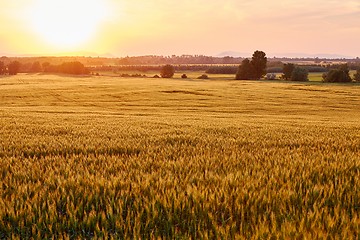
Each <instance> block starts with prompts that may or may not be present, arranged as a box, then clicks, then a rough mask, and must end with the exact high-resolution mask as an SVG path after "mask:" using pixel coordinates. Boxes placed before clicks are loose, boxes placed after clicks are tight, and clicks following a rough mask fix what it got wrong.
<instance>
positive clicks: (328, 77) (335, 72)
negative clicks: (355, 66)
mask: <svg viewBox="0 0 360 240" xmlns="http://www.w3.org/2000/svg"><path fill="white" fill-rule="evenodd" d="M323 81H324V82H352V79H351V77H350V75H349V67H348V65H347V64H344V65H341V66H340V67H339V68H338V69H332V70H330V71H329V72H328V73H327V74H324V76H323Z"/></svg>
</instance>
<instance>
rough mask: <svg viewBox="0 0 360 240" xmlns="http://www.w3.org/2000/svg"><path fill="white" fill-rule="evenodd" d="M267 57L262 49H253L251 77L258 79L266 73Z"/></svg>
mask: <svg viewBox="0 0 360 240" xmlns="http://www.w3.org/2000/svg"><path fill="white" fill-rule="evenodd" d="M266 64H267V57H266V54H265V53H264V52H263V51H255V52H254V54H253V56H252V60H251V65H252V70H253V79H260V78H262V77H263V76H264V75H265V74H266Z"/></svg>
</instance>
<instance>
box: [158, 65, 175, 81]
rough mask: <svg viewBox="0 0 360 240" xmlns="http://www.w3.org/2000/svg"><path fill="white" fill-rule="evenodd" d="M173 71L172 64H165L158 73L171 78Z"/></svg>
mask: <svg viewBox="0 0 360 240" xmlns="http://www.w3.org/2000/svg"><path fill="white" fill-rule="evenodd" d="M174 73H175V68H174V66H173V65H170V64H167V65H165V66H163V67H162V68H161V71H160V75H161V77H162V78H172V77H173V76H174Z"/></svg>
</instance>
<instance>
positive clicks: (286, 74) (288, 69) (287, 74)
mask: <svg viewBox="0 0 360 240" xmlns="http://www.w3.org/2000/svg"><path fill="white" fill-rule="evenodd" d="M294 69H295V65H294V64H292V63H285V64H284V67H283V75H282V77H283V79H285V80H289V79H290V78H291V75H292V72H293V71H294Z"/></svg>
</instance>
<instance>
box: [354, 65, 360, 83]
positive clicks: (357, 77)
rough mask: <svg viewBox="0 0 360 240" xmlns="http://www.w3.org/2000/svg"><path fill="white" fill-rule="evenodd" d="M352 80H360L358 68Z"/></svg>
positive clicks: (359, 69)
mask: <svg viewBox="0 0 360 240" xmlns="http://www.w3.org/2000/svg"><path fill="white" fill-rule="evenodd" d="M354 80H355V81H356V82H360V68H358V69H357V70H356V73H355V74H354Z"/></svg>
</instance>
